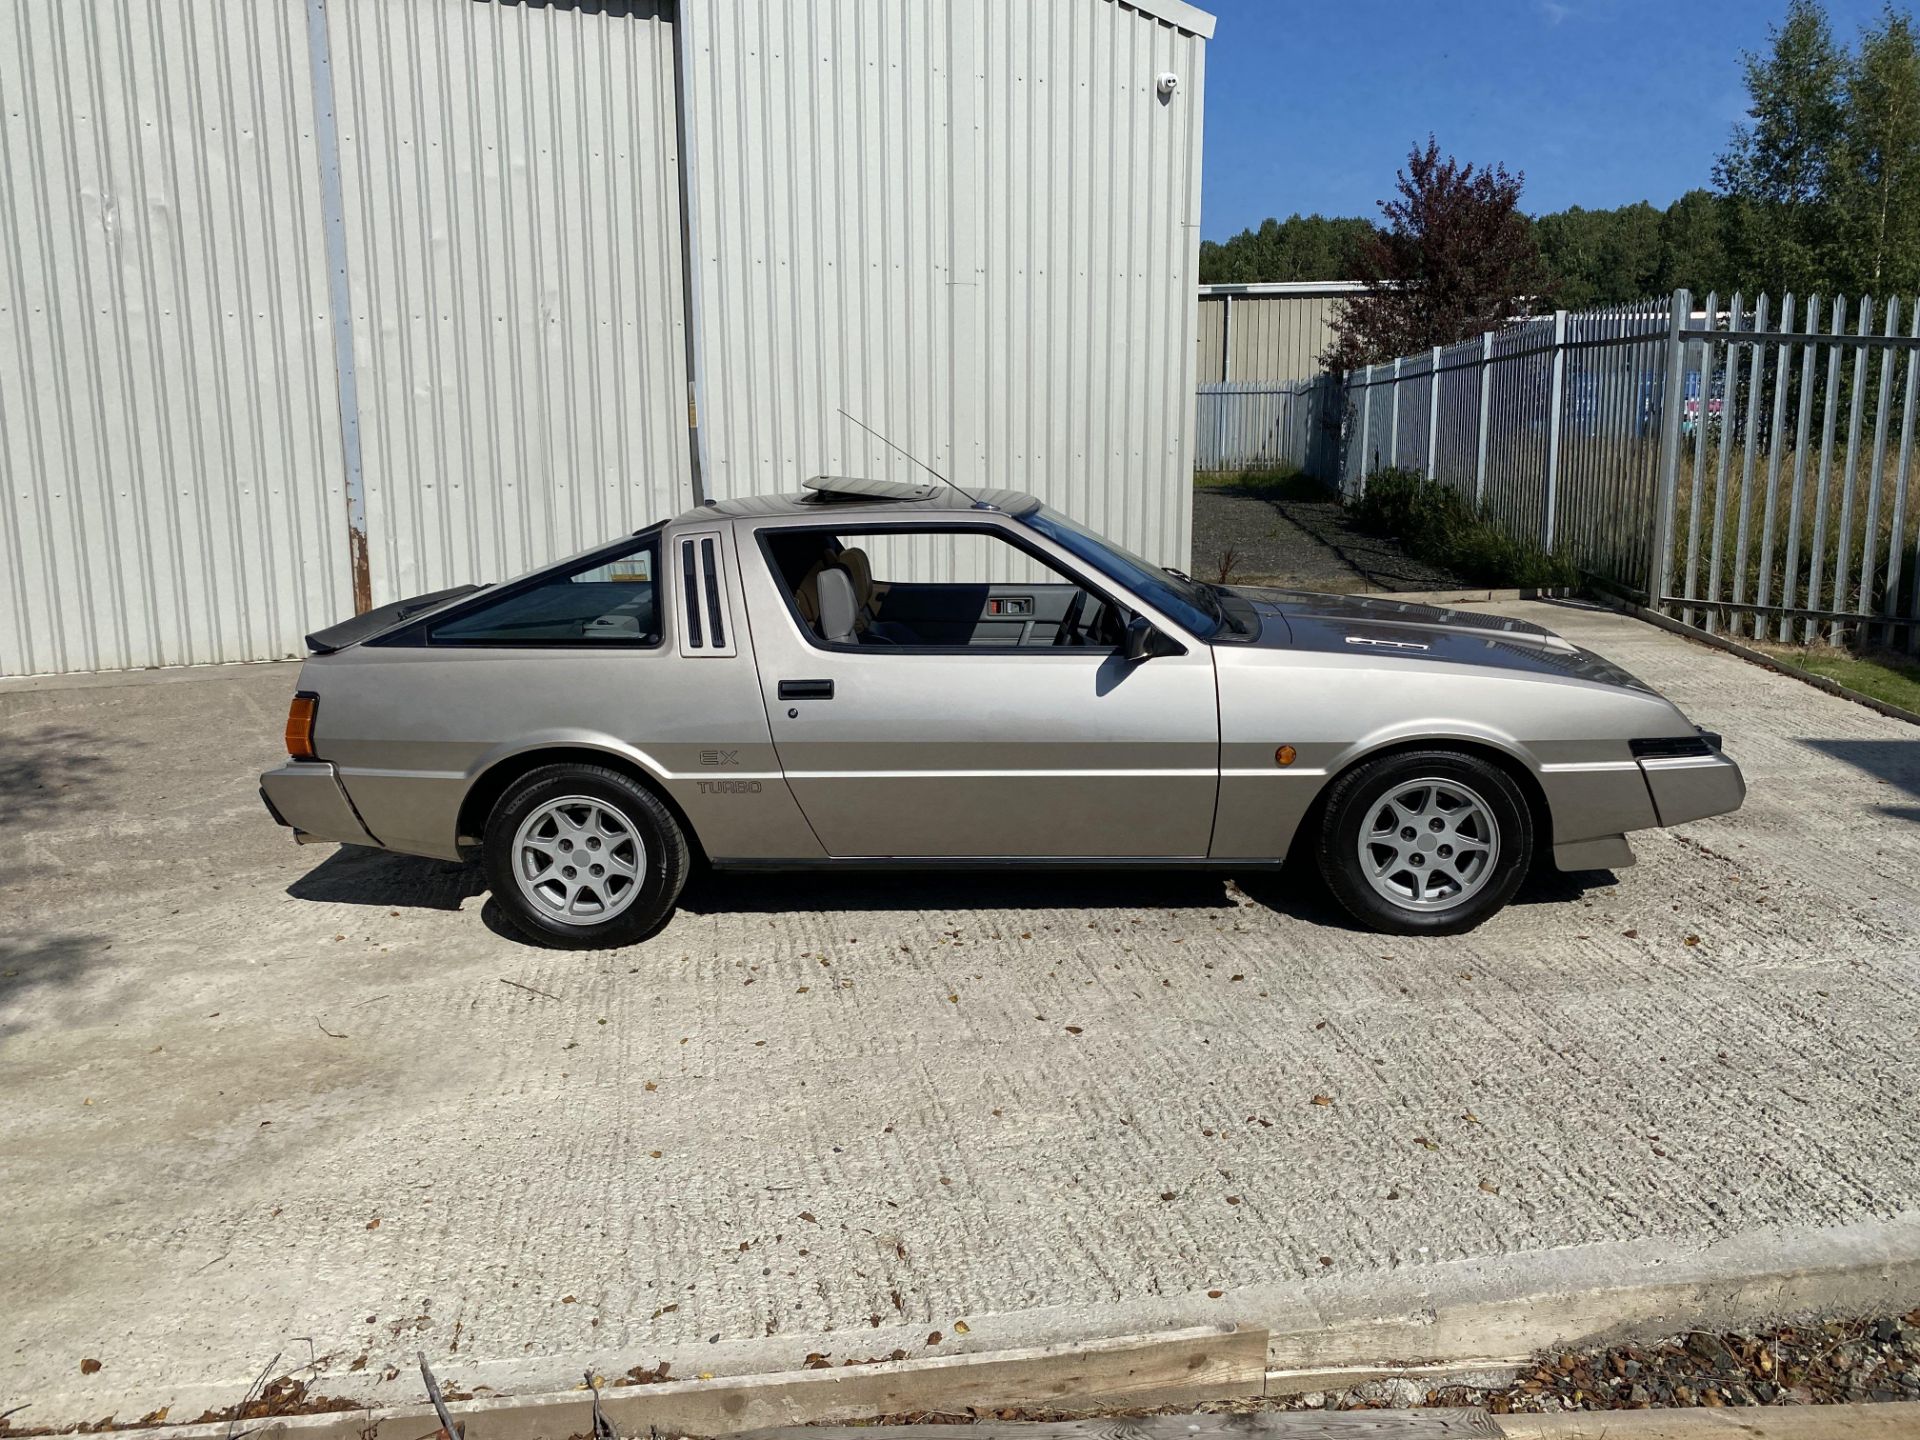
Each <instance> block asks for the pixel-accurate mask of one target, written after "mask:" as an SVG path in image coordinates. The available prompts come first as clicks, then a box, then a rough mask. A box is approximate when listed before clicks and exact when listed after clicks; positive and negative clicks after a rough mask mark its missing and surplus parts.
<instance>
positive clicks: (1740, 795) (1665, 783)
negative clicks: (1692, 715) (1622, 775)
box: [1640, 753, 1747, 825]
mask: <svg viewBox="0 0 1920 1440" xmlns="http://www.w3.org/2000/svg"><path fill="white" fill-rule="evenodd" d="M1640 770H1641V772H1642V773H1643V774H1644V775H1645V776H1646V777H1647V793H1648V794H1649V795H1651V796H1652V797H1653V808H1654V811H1655V813H1657V814H1658V815H1659V817H1660V823H1661V824H1662V825H1683V824H1685V823H1686V822H1687V821H1689V820H1704V819H1706V818H1707V816H1709V815H1725V814H1727V813H1728V812H1729V811H1731V810H1738V809H1739V808H1740V804H1741V802H1742V801H1743V800H1745V799H1746V798H1747V782H1746V778H1745V777H1744V776H1742V775H1741V773H1740V767H1739V766H1738V765H1736V764H1734V763H1733V761H1731V760H1729V759H1728V758H1727V757H1726V756H1725V755H1721V754H1718V753H1715V754H1712V755H1688V756H1679V757H1674V758H1672V759H1660V760H1642V761H1641V762H1640Z"/></svg>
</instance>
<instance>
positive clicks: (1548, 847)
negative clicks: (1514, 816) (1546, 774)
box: [1289, 735, 1553, 860]
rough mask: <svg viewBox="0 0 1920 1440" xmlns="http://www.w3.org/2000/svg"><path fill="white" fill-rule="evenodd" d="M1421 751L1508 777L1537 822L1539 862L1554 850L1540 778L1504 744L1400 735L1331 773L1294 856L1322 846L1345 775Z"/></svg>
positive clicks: (1304, 819)
mask: <svg viewBox="0 0 1920 1440" xmlns="http://www.w3.org/2000/svg"><path fill="white" fill-rule="evenodd" d="M1417 750H1455V751H1458V752H1460V753H1461V754H1464V755H1471V756H1473V757H1474V758H1475V759H1476V760H1484V761H1486V762H1487V763H1488V764H1490V765H1493V766H1495V767H1496V768H1497V769H1499V770H1500V771H1501V772H1502V773H1503V774H1505V775H1506V776H1507V777H1508V778H1509V779H1511V780H1512V781H1513V783H1514V784H1515V785H1516V786H1517V787H1518V788H1519V790H1520V793H1521V794H1522V795H1523V796H1525V797H1526V801H1527V813H1528V815H1529V817H1530V818H1531V819H1532V821H1533V856H1532V857H1531V858H1533V859H1536V860H1537V859H1538V858H1539V857H1540V856H1542V855H1545V854H1548V853H1550V852H1551V851H1552V849H1553V810H1552V808H1551V807H1550V806H1549V805H1548V804H1547V792H1546V791H1545V790H1544V789H1543V788H1542V787H1541V784H1540V777H1539V776H1538V775H1536V774H1535V773H1534V772H1533V769H1532V767H1530V766H1529V765H1528V764H1527V762H1526V761H1525V760H1523V759H1521V758H1520V756H1519V755H1517V754H1516V753H1514V752H1513V751H1512V750H1509V749H1507V748H1506V747H1504V746H1502V745H1498V744H1495V743H1494V742H1492V741H1490V740H1486V739H1483V738H1480V737H1477V736H1469V735H1416V736H1397V737H1395V738H1394V739H1391V740H1387V741H1383V742H1382V743H1380V744H1378V745H1374V746H1371V747H1369V748H1367V749H1363V750H1360V751H1357V752H1355V753H1354V754H1352V755H1349V756H1347V757H1346V758H1345V759H1344V760H1342V761H1341V762H1340V764H1338V765H1337V766H1334V767H1332V768H1330V769H1329V770H1328V771H1327V778H1326V779H1325V780H1324V781H1322V782H1321V785H1320V789H1319V791H1318V792H1317V793H1316V794H1315V795H1314V797H1313V803H1312V804H1310V805H1309V806H1308V807H1307V811H1306V813H1305V814H1304V815H1302V816H1301V817H1300V825H1299V828H1298V829H1296V830H1295V831H1294V841H1293V846H1292V847H1291V850H1290V852H1289V853H1290V856H1291V855H1297V854H1298V853H1299V852H1300V847H1301V846H1302V845H1303V844H1305V845H1313V844H1317V843H1318V836H1319V833H1320V823H1321V820H1322V819H1323V817H1324V816H1325V814H1326V809H1327V797H1328V795H1330V794H1331V793H1332V792H1333V787H1334V785H1335V783H1336V782H1337V781H1338V780H1339V779H1340V777H1341V776H1343V775H1346V774H1348V773H1349V772H1351V771H1353V770H1355V769H1357V768H1359V767H1360V766H1362V765H1369V764H1372V763H1373V762H1374V761H1376V760H1386V759H1390V758H1392V757H1393V756H1395V755H1406V754H1411V753H1413V752H1414V751H1417Z"/></svg>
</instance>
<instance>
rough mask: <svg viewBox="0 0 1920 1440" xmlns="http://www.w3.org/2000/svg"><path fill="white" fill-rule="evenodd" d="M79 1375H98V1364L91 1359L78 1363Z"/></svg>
mask: <svg viewBox="0 0 1920 1440" xmlns="http://www.w3.org/2000/svg"><path fill="white" fill-rule="evenodd" d="M80 1373H81V1374H82V1375H98V1374H99V1373H100V1362H99V1361H98V1360H95V1359H93V1358H91V1357H89V1358H87V1359H85V1360H82V1361H81V1362H80Z"/></svg>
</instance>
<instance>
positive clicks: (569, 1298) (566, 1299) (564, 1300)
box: [560, 1295, 579, 1305]
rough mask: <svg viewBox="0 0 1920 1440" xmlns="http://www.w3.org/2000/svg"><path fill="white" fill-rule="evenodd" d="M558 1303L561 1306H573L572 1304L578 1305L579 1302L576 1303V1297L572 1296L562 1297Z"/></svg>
mask: <svg viewBox="0 0 1920 1440" xmlns="http://www.w3.org/2000/svg"><path fill="white" fill-rule="evenodd" d="M560 1303H561V1304H562V1305H574V1304H578V1303H579V1301H578V1297H577V1296H573V1295H562V1296H561V1297H560Z"/></svg>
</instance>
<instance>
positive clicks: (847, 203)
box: [0, 0, 1213, 674]
mask: <svg viewBox="0 0 1920 1440" xmlns="http://www.w3.org/2000/svg"><path fill="white" fill-rule="evenodd" d="M1212 27H1213V21H1212V19H1211V17H1209V16H1207V15H1206V14H1204V13H1203V12H1201V11H1199V10H1197V9H1194V8H1193V7H1191V6H1189V5H1187V4H1184V3H1181V0H680V3H677V4H676V3H671V0H551V3H514V0H479V3H476V0H12V3H10V4H9V5H7V6H6V7H5V10H4V14H0V96H4V99H5V110H6V119H7V123H6V125H5V126H4V127H0V335H4V341H0V527H4V534H0V570H3V571H4V578H3V579H0V674H29V673H39V672H59V671H78V670H91V669H113V668H128V667H138V666H153V665H176V664H191V663H203V662H208V661H223V660H250V659H265V658H274V657H279V656H284V655H289V654H295V653H298V652H299V651H300V649H301V648H302V646H301V639H300V637H301V636H302V635H303V634H305V633H306V632H307V631H308V630H311V629H313V628H315V627H317V626H320V625H323V624H325V623H327V622H329V621H331V620H335V619H338V618H340V617H341V616H343V615H345V614H347V613H350V612H351V611H353V610H354V609H355V608H356V606H364V605H366V604H368V603H374V604H377V603H381V602H383V601H386V600H390V599H394V598H397V597H400V596H404V595H409V594H415V593H419V592H421V591H424V590H429V589H433V588H436V587H439V586H443V585H448V584H453V583H458V582H461V581H466V580H471V579H489V578H499V577H502V576H504V575H507V574H510V573H513V572H514V571H517V570H520V569H524V568H526V567H528V566H530V565H534V564H537V563H540V562H542V561H545V560H547V559H550V558H553V557H557V556H559V555H563V554H565V553H568V552H569V551H572V550H576V549H580V548H583V547H585V546H587V545H589V544H592V543H594V542H596V541H598V540H600V539H602V538H604V537H605V536H607V535H609V534H614V533H618V532H619V531H621V530H623V529H632V528H634V527H636V526H638V525H640V524H644V523H646V522H647V521H649V520H652V519H654V518H657V517H658V516H660V515H662V514H664V513H667V512H669V511H672V510H676V509H680V508H684V507H685V506H687V505H690V504H693V503H695V502H697V501H698V500H699V499H701V498H704V497H709V496H711V497H726V496H732V495H739V494H745V493H752V492H755V491H761V490H786V489H792V488H794V487H795V486H797V485H798V483H799V482H800V480H802V479H803V478H805V477H806V476H808V475H812V474H817V473H822V472H831V473H864V474H871V475H899V476H904V475H906V474H909V473H912V467H911V465H910V464H909V462H907V461H905V460H902V459H901V458H899V457H898V456H897V455H895V454H894V453H893V452H891V451H889V450H888V449H887V448H885V447H884V446H882V445H880V444H878V443H877V442H875V441H872V440H870V439H869V438H868V437H867V436H866V435H865V434H864V433H862V432H861V431H860V430H859V429H858V428H857V427H856V426H854V425H853V424H851V423H849V422H848V421H847V420H845V419H843V418H842V416H841V414H840V412H841V411H845V412H846V413H847V414H849V415H852V416H855V417H857V418H858V419H859V420H861V421H863V422H865V423H866V424H867V425H870V426H872V427H873V428H874V429H876V430H878V431H880V432H882V433H884V434H886V435H887V436H888V437H889V438H891V439H892V440H894V441H895V442H897V443H898V444H899V445H900V446H901V447H903V448H904V449H906V450H908V451H910V452H911V453H913V454H914V455H916V456H918V457H920V458H921V459H923V460H925V461H926V462H927V463H928V464H930V465H932V466H934V467H935V468H937V469H940V470H943V471H945V472H947V473H950V474H951V475H952V476H953V477H954V478H955V479H956V480H958V481H960V482H961V483H967V482H976V483H980V484H992V485H1012V486H1018V487H1021V488H1026V489H1030V490H1033V491H1035V492H1037V493H1039V494H1041V495H1042V496H1043V497H1045V498H1047V499H1050V500H1053V501H1055V502H1056V503H1058V504H1060V505H1062V506H1063V507H1066V508H1069V509H1071V510H1072V511H1073V512H1074V513H1076V514H1078V515H1080V516H1082V517H1084V518H1085V519H1087V520H1088V521H1090V522H1091V523H1093V524H1094V525H1095V526H1097V527H1100V528H1103V529H1105V530H1106V531H1108V533H1110V534H1112V535H1113V536H1114V537H1115V538H1116V539H1119V540H1121V541H1122V542H1123V543H1125V544H1127V545H1129V546H1130V547H1132V548H1135V549H1137V550H1140V551H1142V552H1143V553H1146V554H1149V555H1153V556H1156V557H1158V558H1163V559H1166V560H1168V561H1171V562H1175V563H1178V562H1179V561H1180V560H1182V559H1183V558H1184V557H1185V554H1186V549H1187V544H1188V531H1189V517H1190V496H1189V490H1188V485H1187V480H1188V475H1189V473H1190V470H1191V456H1192V446H1193V436H1192V398H1191V397H1192V394H1193V386H1194V356H1195V354H1196V346H1195V340H1194V325H1195V314H1194V308H1193V301H1192V294H1193V284H1194V276H1195V273H1196V267H1197V248H1198V239H1197V237H1198V234H1199V231H1198V228H1197V222H1198V220H1199V194H1200V144H1201V115H1202V97H1203V95H1204V90H1205V41H1206V39H1207V38H1208V36H1209V35H1210V34H1211V33H1212Z"/></svg>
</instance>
